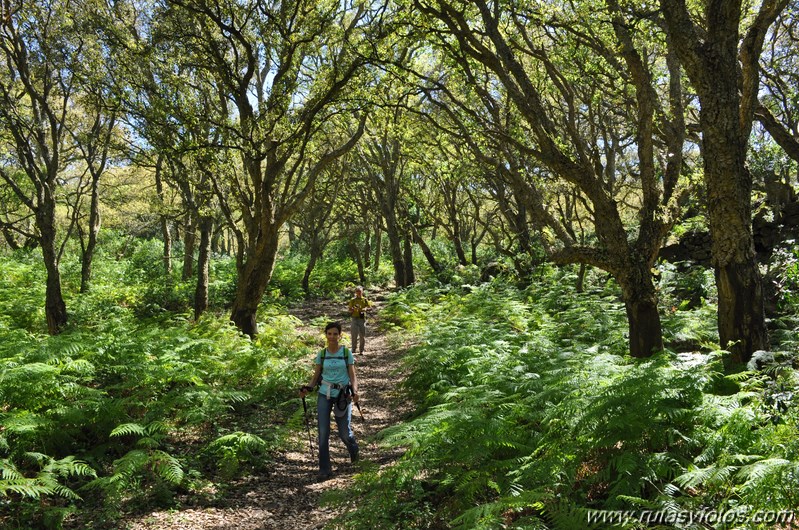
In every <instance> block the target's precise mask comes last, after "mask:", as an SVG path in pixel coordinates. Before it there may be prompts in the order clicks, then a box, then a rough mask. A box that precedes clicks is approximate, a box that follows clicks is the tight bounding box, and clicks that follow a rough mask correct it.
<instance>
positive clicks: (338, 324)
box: [325, 322, 341, 333]
mask: <svg viewBox="0 0 799 530" xmlns="http://www.w3.org/2000/svg"><path fill="white" fill-rule="evenodd" d="M333 328H336V329H337V330H338V332H339V333H341V322H328V324H327V326H325V333H327V330H329V329H333Z"/></svg>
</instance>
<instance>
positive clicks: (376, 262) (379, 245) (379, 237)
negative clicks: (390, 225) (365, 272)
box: [372, 226, 383, 272]
mask: <svg viewBox="0 0 799 530" xmlns="http://www.w3.org/2000/svg"><path fill="white" fill-rule="evenodd" d="M382 258H383V231H382V230H380V227H379V226H378V227H377V229H375V255H374V259H373V261H372V271H374V272H377V271H378V269H379V268H380V260H381V259H382Z"/></svg>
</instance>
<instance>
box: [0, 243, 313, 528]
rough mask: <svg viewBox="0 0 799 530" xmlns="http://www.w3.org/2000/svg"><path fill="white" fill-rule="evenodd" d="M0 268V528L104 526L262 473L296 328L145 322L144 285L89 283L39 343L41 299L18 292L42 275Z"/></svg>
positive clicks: (174, 317) (282, 318) (155, 315)
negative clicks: (64, 322) (250, 334)
mask: <svg viewBox="0 0 799 530" xmlns="http://www.w3.org/2000/svg"><path fill="white" fill-rule="evenodd" d="M100 263H101V265H99V266H98V269H99V270H101V271H102V270H103V267H104V266H105V264H103V263H102V262H100ZM0 269H1V270H0V278H3V280H0V309H1V311H0V315H2V317H0V403H2V408H0V526H2V527H3V528H9V529H12V528H60V527H62V526H63V524H64V521H72V522H71V523H70V524H73V525H74V524H77V525H78V526H80V527H82V528H87V527H96V528H115V527H116V526H117V525H116V523H115V521H116V520H118V518H119V517H120V515H122V514H124V513H127V512H130V511H135V510H138V509H143V508H145V507H170V506H173V505H175V503H176V502H177V499H178V498H179V497H181V496H183V497H185V496H191V495H195V496H218V495H223V494H224V492H225V488H226V485H227V484H228V483H230V482H231V480H232V479H235V478H236V477H238V476H241V475H242V474H245V473H248V472H251V471H253V470H257V469H263V468H264V466H268V465H269V458H270V457H269V455H270V452H271V451H272V450H273V449H274V448H275V447H276V446H277V445H278V444H280V443H281V441H282V439H283V437H284V436H285V433H286V432H287V429H286V428H285V427H284V425H285V424H286V423H287V422H290V421H293V419H292V418H293V416H294V415H295V413H296V404H294V406H287V404H286V403H285V402H284V401H285V399H284V396H285V393H286V389H287V388H293V387H296V386H297V385H298V384H299V383H300V381H302V380H303V379H304V377H305V376H306V373H305V372H306V367H305V366H302V365H301V364H302V363H301V359H302V358H303V357H305V356H307V354H308V352H309V348H310V345H309V344H306V343H305V342H304V339H303V338H302V337H300V336H298V335H297V332H296V328H297V323H298V322H297V321H296V319H294V318H293V317H290V316H288V315H286V314H285V313H284V312H283V311H282V310H280V309H279V308H277V309H270V308H268V307H266V308H264V310H262V311H260V312H259V319H260V320H261V322H260V326H259V327H260V330H261V333H260V334H259V336H258V338H257V340H250V339H249V338H247V337H244V336H242V335H241V334H240V333H239V332H238V330H236V329H235V328H234V327H232V326H231V325H229V324H228V323H227V322H226V320H227V319H226V318H225V317H224V316H222V317H217V316H214V315H213V314H210V313H209V314H207V315H205V316H204V317H203V318H202V319H200V320H199V321H198V322H195V321H193V320H192V319H191V318H190V317H189V316H188V315H187V314H182V313H180V312H170V311H163V310H162V311H158V312H152V311H151V312H150V316H149V318H146V319H143V318H142V316H141V312H140V308H141V307H142V306H141V303H140V302H141V300H143V298H142V292H144V291H146V289H147V287H146V286H137V285H136V284H135V282H133V281H132V280H131V279H130V278H128V279H127V280H126V281H125V282H122V281H120V280H119V278H115V277H114V276H111V277H108V276H102V275H98V277H97V281H96V282H95V284H94V288H93V290H92V291H91V292H90V293H87V294H85V295H77V294H74V293H73V294H71V295H70V299H69V301H68V304H69V305H68V307H69V308H70V316H71V320H70V324H69V325H68V326H67V328H66V329H65V330H64V332H62V333H61V334H60V335H57V336H48V335H45V334H43V333H41V331H40V329H39V328H40V324H37V323H36V319H38V318H39V317H40V314H41V311H40V310H39V309H38V308H39V306H40V305H41V296H40V295H41V292H40V291H41V289H39V290H37V289H31V290H30V291H20V290H19V286H20V285H23V286H24V285H30V286H32V287H35V286H39V285H41V284H42V283H40V282H41V277H42V275H41V271H40V270H39V266H38V265H37V264H36V262H35V261H34V260H30V261H26V260H24V259H19V258H17V259H15V260H14V261H11V260H0ZM107 270H108V271H116V270H117V269H116V268H114V267H107ZM145 298H146V297H145ZM33 308H36V309H33ZM28 312H29V313H30V314H28ZM264 418H268V419H266V420H265V419H264Z"/></svg>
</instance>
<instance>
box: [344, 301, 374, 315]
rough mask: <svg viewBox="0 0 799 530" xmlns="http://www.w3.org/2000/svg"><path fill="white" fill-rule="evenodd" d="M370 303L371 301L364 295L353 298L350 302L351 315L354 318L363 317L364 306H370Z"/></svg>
mask: <svg viewBox="0 0 799 530" xmlns="http://www.w3.org/2000/svg"><path fill="white" fill-rule="evenodd" d="M370 305H371V304H369V301H368V300H367V299H366V298H364V297H360V298H353V299H352V300H350V301H349V304H348V306H349V312H350V315H351V316H352V318H363V317H364V314H363V308H365V307H369V306H370Z"/></svg>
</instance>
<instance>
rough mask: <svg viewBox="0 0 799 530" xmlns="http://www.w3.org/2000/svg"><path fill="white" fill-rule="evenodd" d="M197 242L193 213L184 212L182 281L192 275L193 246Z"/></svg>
mask: <svg viewBox="0 0 799 530" xmlns="http://www.w3.org/2000/svg"><path fill="white" fill-rule="evenodd" d="M196 244H197V223H196V219H195V217H194V213H192V212H188V213H187V214H186V229H185V231H184V234H183V274H182V277H183V281H186V280H188V279H189V278H191V277H192V276H194V247H195V245H196Z"/></svg>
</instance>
